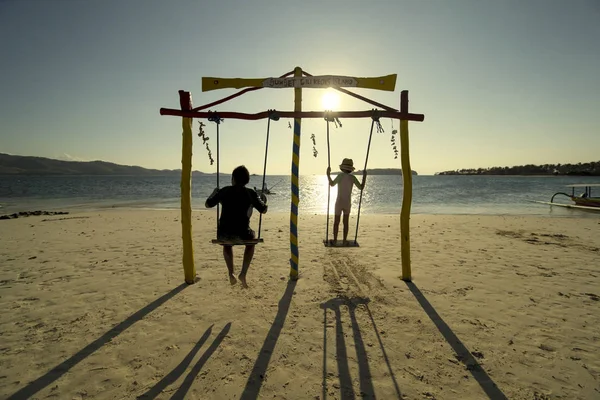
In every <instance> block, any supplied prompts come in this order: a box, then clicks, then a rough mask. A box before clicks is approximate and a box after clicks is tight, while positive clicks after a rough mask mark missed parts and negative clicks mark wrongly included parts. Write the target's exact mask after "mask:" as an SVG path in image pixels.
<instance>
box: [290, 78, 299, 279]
mask: <svg viewBox="0 0 600 400" xmlns="http://www.w3.org/2000/svg"><path fill="white" fill-rule="evenodd" d="M294 77H295V78H300V77H302V68H300V67H296V68H295V69H294ZM294 111H296V112H300V111H302V88H294ZM301 123H302V118H294V143H293V145H292V150H293V152H292V194H291V197H292V201H291V207H290V208H291V210H290V279H292V280H296V279H298V264H299V263H300V254H299V252H298V205H299V203H300V183H299V176H300V132H301V131H300V128H301Z"/></svg>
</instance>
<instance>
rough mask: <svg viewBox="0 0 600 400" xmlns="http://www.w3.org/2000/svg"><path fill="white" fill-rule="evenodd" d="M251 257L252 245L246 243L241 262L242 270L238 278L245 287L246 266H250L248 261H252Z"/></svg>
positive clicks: (252, 254)
mask: <svg viewBox="0 0 600 400" xmlns="http://www.w3.org/2000/svg"><path fill="white" fill-rule="evenodd" d="M252 257H254V245H247V246H246V250H244V261H243V263H242V272H240V275H239V276H238V278H240V281H242V285H243V286H244V287H247V286H248V285H247V284H246V274H247V273H248V268H250V263H251V262H252Z"/></svg>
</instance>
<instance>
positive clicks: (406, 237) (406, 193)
mask: <svg viewBox="0 0 600 400" xmlns="http://www.w3.org/2000/svg"><path fill="white" fill-rule="evenodd" d="M400 112H401V113H406V114H408V90H403V91H402V92H401V93H400ZM408 150H409V148H408V121H407V120H400V156H401V161H402V210H401V212H400V238H401V242H400V250H401V252H402V280H404V281H407V282H410V281H411V280H412V277H411V270H410V207H411V203H412V170H411V168H410V156H409V151H408Z"/></svg>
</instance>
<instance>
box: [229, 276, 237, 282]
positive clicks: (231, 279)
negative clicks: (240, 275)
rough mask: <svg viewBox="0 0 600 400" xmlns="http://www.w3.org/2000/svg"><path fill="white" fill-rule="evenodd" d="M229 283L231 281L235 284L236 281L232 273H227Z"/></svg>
mask: <svg viewBox="0 0 600 400" xmlns="http://www.w3.org/2000/svg"><path fill="white" fill-rule="evenodd" d="M229 283H231V284H232V285H235V284H236V283H237V279H235V276H234V275H233V274H230V275H229Z"/></svg>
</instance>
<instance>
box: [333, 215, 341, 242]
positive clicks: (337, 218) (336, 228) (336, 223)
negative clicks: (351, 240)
mask: <svg viewBox="0 0 600 400" xmlns="http://www.w3.org/2000/svg"><path fill="white" fill-rule="evenodd" d="M339 230H340V215H339V214H336V215H335V217H334V218H333V241H334V242H335V241H337V238H338V232H339Z"/></svg>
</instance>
